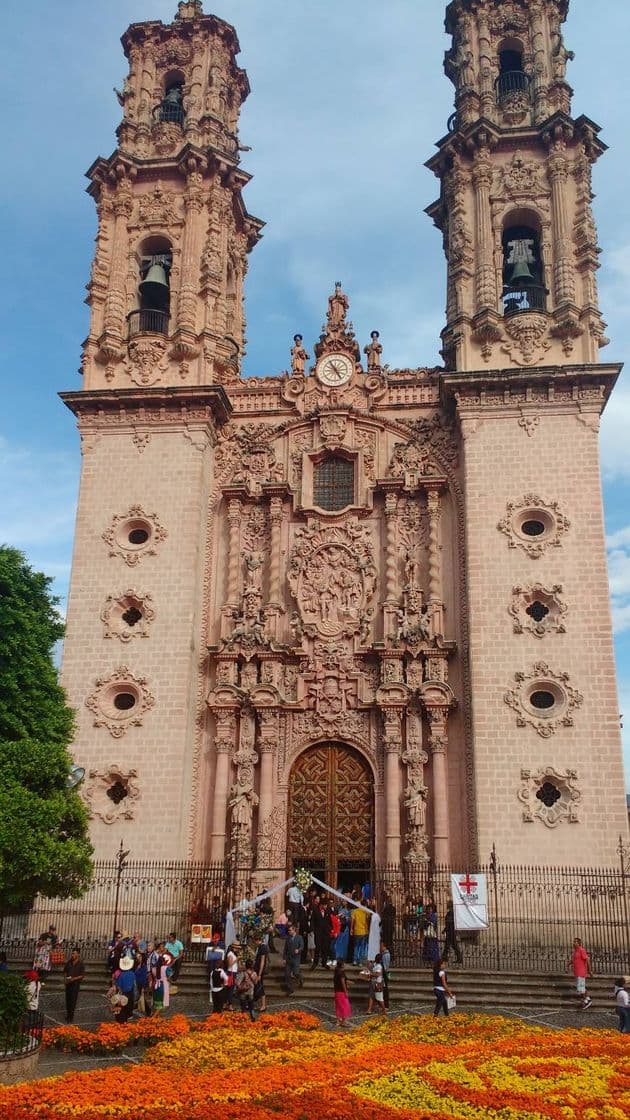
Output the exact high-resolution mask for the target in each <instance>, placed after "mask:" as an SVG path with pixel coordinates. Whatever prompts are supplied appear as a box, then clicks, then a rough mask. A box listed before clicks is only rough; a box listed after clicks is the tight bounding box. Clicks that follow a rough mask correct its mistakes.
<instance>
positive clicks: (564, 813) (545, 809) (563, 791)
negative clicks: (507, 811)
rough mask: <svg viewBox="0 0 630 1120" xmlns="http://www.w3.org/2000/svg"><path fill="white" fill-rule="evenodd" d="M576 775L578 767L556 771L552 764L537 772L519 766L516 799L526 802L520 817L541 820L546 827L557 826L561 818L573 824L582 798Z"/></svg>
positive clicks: (528, 820)
mask: <svg viewBox="0 0 630 1120" xmlns="http://www.w3.org/2000/svg"><path fill="white" fill-rule="evenodd" d="M577 777H578V775H577V770H563V771H559V770H556V769H554V767H553V766H545V767H543V768H542V769H540V770H537V771H536V772H533V771H531V770H526V769H524V770H521V785H520V788H519V790H518V799H519V801H521V802H522V803H523V805H524V806H525V808H524V809H523V820H524V821H525V822H528V823H529V822H531V821H535V820H538V821H542V823H543V824H544V825H546V826H547V828H556V827H557V826H558V825H559V824H561V823H562V822H563V821H567V822H568V823H569V824H576V823H577V822H578V821H579V815H578V803H579V802H580V800H581V798H582V794H581V791H580V789H579V787H578V784H577Z"/></svg>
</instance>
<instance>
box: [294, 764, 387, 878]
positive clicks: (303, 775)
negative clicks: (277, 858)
mask: <svg viewBox="0 0 630 1120" xmlns="http://www.w3.org/2000/svg"><path fill="white" fill-rule="evenodd" d="M373 857H374V779H373V775H372V771H371V768H370V766H369V763H368V762H367V761H366V760H365V759H364V758H363V757H362V756H361V755H360V754H359V752H358V751H356V750H354V749H353V748H352V747H348V746H346V745H345V744H343V743H334V742H326V743H318V744H317V745H316V746H313V747H309V748H308V749H307V750H305V751H303V753H302V754H301V755H299V756H298V758H297V759H296V761H295V763H294V765H293V768H292V770H291V777H290V780H289V814H288V834H287V870H288V872H289V873H292V872H293V870H294V868H295V867H300V866H302V867H307V868H309V869H310V870H311V871H312V872H313V874H314V875H316V876H317V877H318V878H321V879H324V881H325V882H328V883H330V884H331V885H332V886H335V885H337V886H339V887H342V888H345V889H348V888H349V887H351V886H352V885H353V884H354V883H355V882H357V881H359V880H360V881H361V882H365V881H366V878H369V872H370V871H371V868H372V866H373Z"/></svg>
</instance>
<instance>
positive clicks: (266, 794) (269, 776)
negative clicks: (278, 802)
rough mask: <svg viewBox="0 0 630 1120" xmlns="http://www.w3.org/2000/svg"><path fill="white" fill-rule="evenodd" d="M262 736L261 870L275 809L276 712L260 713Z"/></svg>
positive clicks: (259, 813) (259, 820)
mask: <svg viewBox="0 0 630 1120" xmlns="http://www.w3.org/2000/svg"><path fill="white" fill-rule="evenodd" d="M259 726H260V735H259V739H258V749H259V751H260V803H259V806H258V842H257V865H258V867H259V868H260V854H261V852H262V851H263V848H264V844H263V837H264V835H265V829H266V828H269V818H270V816H271V810H272V809H273V752H274V746H275V745H276V744H277V742H278V734H279V715H278V712H276V711H271V712H269V711H265V712H260V713H259Z"/></svg>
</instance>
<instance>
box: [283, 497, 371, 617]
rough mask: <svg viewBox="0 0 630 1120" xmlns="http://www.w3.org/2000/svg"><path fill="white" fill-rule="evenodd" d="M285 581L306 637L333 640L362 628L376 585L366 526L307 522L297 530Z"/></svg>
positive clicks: (355, 521) (352, 522)
mask: <svg viewBox="0 0 630 1120" xmlns="http://www.w3.org/2000/svg"><path fill="white" fill-rule="evenodd" d="M287 578H288V582H289V586H290V588H291V593H292V595H293V596H294V598H295V600H296V602H297V606H298V610H299V613H300V617H301V619H302V623H303V626H304V630H305V632H306V633H307V634H309V635H311V636H315V635H320V636H322V637H326V638H332V637H336V636H339V635H342V634H345V635H351V634H355V633H357V632H358V631H362V630H364V629H365V627H366V625H369V623H370V620H371V617H372V614H373V609H372V607H371V600H372V597H373V595H374V589H375V586H376V567H375V564H374V545H373V540H372V534H371V530H370V527H369V526H368V525H364V524H361V523H360V522H359V521H358V519H357V518H356V517H350V518H348V519H347V521H346V522H345V523H344V525H343V526H340V525H335V526H320V523H319V521H317V520H315V519H312V520H311V521H310V523H309V525H308V527H307V528H304V529H302V528H300V529H297V530H296V533H295V541H294V545H293V549H292V552H291V560H290V565H289V573H288V577H287Z"/></svg>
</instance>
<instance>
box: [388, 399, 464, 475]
mask: <svg viewBox="0 0 630 1120" xmlns="http://www.w3.org/2000/svg"><path fill="white" fill-rule="evenodd" d="M400 426H401V427H403V428H406V429H407V430H408V431H409V433H410V435H411V438H412V440H413V442H414V443H415V444H417V445H418V446H419V447H421V448H422V447H423V445H424V444H429V446H430V448H432V449H433V450H434V451H435V453H436V454H437V456H438V457H439V458H440V459H441V460H442V461H443V462H444V463H447V464H448V466H450V467H456V466H457V462H458V458H459V455H458V450H457V435H456V432H455V428H454V426H453V424H452V423H451V422H450V421H448V420H447V419H446V418H445V417H443V416H442V415H441V414H440V413H439V412H434V413H433V415H432V416H431V417H420V418H419V419H417V420H410V421H406V420H403V421H401V424H400Z"/></svg>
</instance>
